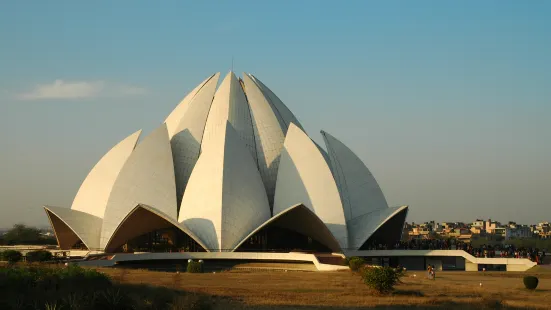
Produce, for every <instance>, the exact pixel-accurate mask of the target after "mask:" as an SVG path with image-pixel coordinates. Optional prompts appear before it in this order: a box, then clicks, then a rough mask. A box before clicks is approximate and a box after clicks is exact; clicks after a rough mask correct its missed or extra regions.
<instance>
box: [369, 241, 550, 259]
mask: <svg viewBox="0 0 551 310" xmlns="http://www.w3.org/2000/svg"><path fill="white" fill-rule="evenodd" d="M367 249H368V250H463V251H465V252H467V253H469V254H471V255H473V256H475V257H507V258H527V259H530V260H531V261H533V262H536V263H538V264H542V263H543V260H544V259H545V256H546V253H545V250H540V249H538V248H528V247H519V248H517V247H515V246H514V245H494V246H492V245H485V244H484V245H482V246H479V247H473V246H472V245H471V244H470V243H465V242H462V241H458V240H456V239H413V240H409V241H401V242H398V243H396V244H395V245H394V247H389V246H387V245H383V244H372V245H371V246H369V247H368V248H367Z"/></svg>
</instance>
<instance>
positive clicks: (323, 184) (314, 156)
mask: <svg viewBox="0 0 551 310" xmlns="http://www.w3.org/2000/svg"><path fill="white" fill-rule="evenodd" d="M296 204H303V205H305V206H306V207H308V208H309V209H310V210H312V212H314V213H315V214H316V215H317V216H318V217H319V218H320V219H321V220H322V221H323V222H324V223H325V225H327V227H328V228H329V230H330V231H331V233H333V235H334V236H335V238H336V239H337V240H338V242H339V244H340V246H341V248H347V247H348V233H347V231H346V219H345V217H344V213H343V208H342V203H341V199H340V196H339V190H338V189H337V185H336V184H335V180H334V179H333V175H332V174H331V170H330V168H329V166H328V164H327V162H326V161H325V158H324V157H323V155H322V153H320V151H319V150H318V147H317V146H316V144H315V143H314V142H313V141H312V140H311V139H310V138H309V137H308V136H307V135H306V134H305V133H304V132H303V131H302V130H301V129H300V128H298V127H297V126H295V125H294V124H291V125H290V126H289V130H288V132H287V137H286V138H285V143H284V146H283V150H282V151H281V159H280V163H279V173H278V175H277V185H276V193H275V200H274V215H276V214H278V213H280V212H282V211H283V210H286V209H287V208H289V207H290V206H293V205H296Z"/></svg>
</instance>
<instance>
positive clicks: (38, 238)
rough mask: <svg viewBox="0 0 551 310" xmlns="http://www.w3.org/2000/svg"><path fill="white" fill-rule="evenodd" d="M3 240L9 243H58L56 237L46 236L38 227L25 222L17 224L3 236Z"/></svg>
mask: <svg viewBox="0 0 551 310" xmlns="http://www.w3.org/2000/svg"><path fill="white" fill-rule="evenodd" d="M2 242H3V243H4V244H7V245H14V244H26V245H31V244H56V241H55V238H44V237H43V236H42V235H40V230H39V229H38V228H35V227H29V226H26V225H24V224H15V225H14V226H13V228H12V229H10V230H8V231H7V232H6V233H5V234H4V235H3V236H2Z"/></svg>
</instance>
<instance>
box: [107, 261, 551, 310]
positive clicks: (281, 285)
mask: <svg viewBox="0 0 551 310" xmlns="http://www.w3.org/2000/svg"><path fill="white" fill-rule="evenodd" d="M100 271H102V272H105V273H107V274H108V275H110V276H111V277H112V279H113V280H114V281H115V282H120V283H124V284H151V285H154V286H162V287H166V288H170V289H175V290H184V291H188V292H195V293H198V294H200V295H206V296H208V297H209V298H210V299H211V300H212V301H213V303H214V308H215V309H243V308H248V309H276V308H277V309H279V308H284V309H323V308H337V309H365V308H378V309H403V308H406V307H415V308H417V309H551V272H549V271H548V270H547V269H544V270H539V269H538V270H534V272H530V273H505V272H503V273H501V272H495V273H484V274H483V273H471V272H439V273H437V278H436V280H429V279H426V277H425V274H424V273H423V272H408V273H407V276H406V277H404V278H403V279H402V280H403V283H402V284H399V285H398V286H397V287H396V291H395V292H394V293H393V294H391V295H388V296H379V295H377V294H376V293H374V292H372V291H370V290H369V289H368V288H367V287H366V286H365V284H363V283H362V281H361V278H360V276H359V275H357V274H353V273H352V272H349V271H344V272H291V271H289V272H281V271H277V272H276V271H273V272H266V271H264V272H243V271H239V272H234V271H232V272H219V273H216V274H213V273H208V274H187V273H180V274H175V273H164V272H154V271H145V270H127V269H100ZM527 274H532V275H537V276H538V277H539V279H540V284H539V286H538V289H537V290H536V291H528V290H526V289H524V285H523V283H522V277H523V276H524V275H527ZM481 283H482V286H481V285H480V284H481Z"/></svg>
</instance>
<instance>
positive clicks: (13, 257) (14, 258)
mask: <svg viewBox="0 0 551 310" xmlns="http://www.w3.org/2000/svg"><path fill="white" fill-rule="evenodd" d="M0 258H1V259H2V260H3V261H7V262H9V263H10V264H13V263H17V262H20V261H21V260H22V259H23V254H21V252H19V251H16V250H6V251H3V252H0Z"/></svg>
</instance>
